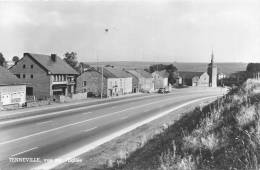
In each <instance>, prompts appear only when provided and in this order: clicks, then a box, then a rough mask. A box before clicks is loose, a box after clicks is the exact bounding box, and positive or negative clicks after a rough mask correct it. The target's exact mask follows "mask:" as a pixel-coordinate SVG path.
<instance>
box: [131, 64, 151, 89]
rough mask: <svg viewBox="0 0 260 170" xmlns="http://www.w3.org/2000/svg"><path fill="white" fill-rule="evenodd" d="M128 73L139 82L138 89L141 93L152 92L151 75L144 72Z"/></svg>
mask: <svg viewBox="0 0 260 170" xmlns="http://www.w3.org/2000/svg"><path fill="white" fill-rule="evenodd" d="M128 72H129V73H131V74H133V75H135V76H136V77H137V78H138V81H139V89H140V91H143V92H152V91H154V82H153V77H152V74H151V73H148V72H147V71H144V70H137V69H135V70H128Z"/></svg>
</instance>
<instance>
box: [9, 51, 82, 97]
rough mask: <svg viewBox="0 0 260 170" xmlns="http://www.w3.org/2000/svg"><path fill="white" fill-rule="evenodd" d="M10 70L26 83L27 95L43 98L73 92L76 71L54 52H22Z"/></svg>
mask: <svg viewBox="0 0 260 170" xmlns="http://www.w3.org/2000/svg"><path fill="white" fill-rule="evenodd" d="M9 70H10V72H12V73H13V74H15V75H16V76H17V77H18V78H19V79H20V80H21V81H22V82H23V83H27V84H28V86H27V90H26V91H27V95H28V96H35V97H36V98H38V99H43V98H47V97H51V96H56V95H65V96H68V95H70V94H73V93H74V92H75V86H76V84H75V79H76V76H77V75H78V73H77V72H76V71H75V70H74V69H73V68H72V67H71V66H69V65H68V64H67V63H66V62H65V61H63V60H62V59H61V58H60V57H58V56H57V55H56V54H51V55H43V54H32V53H24V56H23V58H21V59H20V60H19V61H18V62H17V63H16V64H15V65H14V66H12V67H11V68H10V69H9Z"/></svg>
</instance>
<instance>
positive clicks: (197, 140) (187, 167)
mask: <svg viewBox="0 0 260 170" xmlns="http://www.w3.org/2000/svg"><path fill="white" fill-rule="evenodd" d="M256 87H260V83H259V82H257V81H253V80H248V81H247V82H246V83H245V84H243V86H241V87H240V88H237V89H233V90H231V91H230V92H229V94H227V95H225V96H224V97H222V98H219V99H218V100H217V101H215V102H213V103H211V104H209V105H207V106H205V107H203V108H196V109H195V110H194V111H192V112H190V113H187V114H186V115H184V116H183V117H181V118H180V119H179V120H178V121H177V122H176V123H174V124H173V125H171V126H170V127H167V128H165V129H164V131H163V132H162V133H160V134H158V135H155V136H154V137H153V138H152V139H148V140H146V141H145V142H142V146H140V148H138V149H137V150H136V151H135V152H133V153H130V154H129V153H128V156H125V157H123V158H119V159H118V160H116V161H115V162H113V163H112V162H111V161H110V162H109V163H107V165H106V166H105V167H106V168H105V169H113V170H117V169H124V170H146V169H147V170H197V169H199V170H208V169H213V170H240V169H241V170H256V169H259V167H260V166H259V164H260V118H259V112H260V110H259V108H260V103H259V102H260V94H255V93H254V89H255V88H256ZM124 155H126V154H124Z"/></svg>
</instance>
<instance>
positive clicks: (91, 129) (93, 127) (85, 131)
mask: <svg viewBox="0 0 260 170" xmlns="http://www.w3.org/2000/svg"><path fill="white" fill-rule="evenodd" d="M96 128H98V127H97V126H95V127H93V128H90V129H87V130H83V132H89V131H92V130H94V129H96Z"/></svg>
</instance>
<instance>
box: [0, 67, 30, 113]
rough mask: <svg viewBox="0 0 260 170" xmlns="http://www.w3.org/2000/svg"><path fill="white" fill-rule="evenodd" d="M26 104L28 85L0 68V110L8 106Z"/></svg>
mask: <svg viewBox="0 0 260 170" xmlns="http://www.w3.org/2000/svg"><path fill="white" fill-rule="evenodd" d="M25 102H26V85H25V84H24V83H22V82H21V81H20V80H19V79H18V78H16V76H15V75H13V74H12V73H10V72H9V71H8V70H6V69H5V68H3V67H1V66H0V109H1V108H2V107H3V106H6V105H14V104H16V105H19V106H21V105H23V104H24V103H25Z"/></svg>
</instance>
